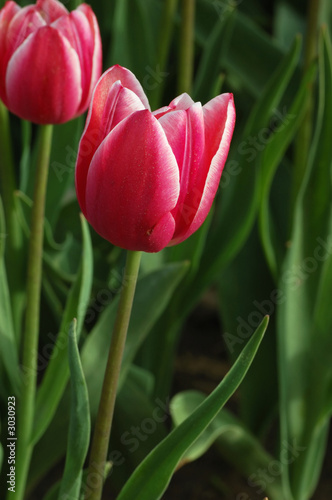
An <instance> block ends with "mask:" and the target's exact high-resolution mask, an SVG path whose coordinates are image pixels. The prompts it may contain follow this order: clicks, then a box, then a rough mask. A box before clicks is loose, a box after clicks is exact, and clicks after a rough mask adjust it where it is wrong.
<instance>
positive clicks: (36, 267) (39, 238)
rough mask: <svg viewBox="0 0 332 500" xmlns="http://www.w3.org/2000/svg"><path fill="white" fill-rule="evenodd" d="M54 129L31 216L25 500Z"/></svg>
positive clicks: (23, 411)
mask: <svg viewBox="0 0 332 500" xmlns="http://www.w3.org/2000/svg"><path fill="white" fill-rule="evenodd" d="M52 130H53V126H52V125H45V126H43V127H42V128H41V137H40V144H39V154H38V160H37V169H36V174H35V175H36V177H35V186H34V197H33V207H32V213H31V233H30V243H29V255H28V275H27V303H26V317H25V330H24V336H23V358H22V377H23V387H22V399H21V402H20V405H19V408H18V411H19V413H18V432H17V435H18V440H17V442H18V448H17V462H16V496H15V498H16V499H17V500H21V499H23V497H24V490H25V484H26V479H27V474H28V470H29V464H30V459H31V454H32V444H31V432H32V425H33V418H34V406H35V393H36V380H37V351H38V336H39V312H40V291H41V279H42V258H43V236H44V213H45V197H46V188H47V177H48V168H49V158H50V152H51V143H52Z"/></svg>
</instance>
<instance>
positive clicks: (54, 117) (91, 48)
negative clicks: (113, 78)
mask: <svg viewBox="0 0 332 500" xmlns="http://www.w3.org/2000/svg"><path fill="white" fill-rule="evenodd" d="M101 59H102V54H101V40H100V33H99V28H98V23H97V20H96V17H95V15H94V13H93V12H92V9H91V8H90V7H89V6H88V5H85V4H82V5H80V6H79V7H78V8H77V9H76V10H74V11H73V12H71V13H69V12H68V11H67V9H66V8H65V7H64V5H63V4H62V3H60V2H58V1H57V0H38V1H37V3H36V5H28V6H26V7H23V8H21V7H19V6H18V5H17V4H16V3H15V2H13V1H9V2H7V3H6V4H5V6H4V7H3V9H1V11H0V98H1V99H2V101H3V102H4V104H5V105H6V106H7V108H8V109H9V110H10V111H11V112H12V113H14V114H16V115H18V116H19V117H20V118H23V119H25V120H29V121H31V122H34V123H38V124H41V125H44V124H51V123H63V122H66V121H68V120H71V119H72V118H75V117H76V116H79V115H80V114H82V113H83V112H84V111H85V110H86V109H87V107H88V105H89V102H90V98H91V94H92V90H93V88H94V86H95V84H96V82H97V80H98V78H99V76H100V74H101V63H102V60H101Z"/></svg>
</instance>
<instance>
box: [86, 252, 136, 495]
mask: <svg viewBox="0 0 332 500" xmlns="http://www.w3.org/2000/svg"><path fill="white" fill-rule="evenodd" d="M140 260H141V252H130V251H128V254H127V261H126V268H125V276H124V285H123V288H122V291H121V295H120V301H119V306H118V311H117V317H116V320H115V325H114V329H113V334H112V340H111V345H110V350H109V355H108V361H107V366H106V371H105V375H104V382H103V388H102V393H101V398H100V403H99V408H98V414H97V419H96V423H95V430H94V436H93V440H92V446H91V452H90V462H89V471H88V475H87V481H86V500H88V499H89V500H100V498H101V494H102V489H103V482H104V471H105V465H106V460H107V450H108V443H109V437H110V433H111V426H112V420H113V413H114V405H115V398H116V392H117V386H118V380H119V375H120V369H121V363H122V356H123V351H124V346H125V342H126V336H127V330H128V325H129V320H130V314H131V309H132V304H133V299H134V294H135V288H136V281H137V276H138V270H139V265H140ZM96 477H97V478H98V480H96V479H95V478H96ZM89 478H90V479H91V480H89Z"/></svg>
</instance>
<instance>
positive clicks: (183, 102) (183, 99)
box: [169, 93, 194, 110]
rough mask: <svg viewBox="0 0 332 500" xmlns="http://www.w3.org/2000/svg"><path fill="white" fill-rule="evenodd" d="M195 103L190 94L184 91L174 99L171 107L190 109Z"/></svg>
mask: <svg viewBox="0 0 332 500" xmlns="http://www.w3.org/2000/svg"><path fill="white" fill-rule="evenodd" d="M193 104H194V101H193V100H192V98H191V97H190V95H188V94H186V93H184V94H181V95H179V96H178V97H176V98H175V99H173V101H172V102H171V103H170V105H169V107H170V108H172V109H184V110H186V109H188V108H190V107H191V106H192V105H193Z"/></svg>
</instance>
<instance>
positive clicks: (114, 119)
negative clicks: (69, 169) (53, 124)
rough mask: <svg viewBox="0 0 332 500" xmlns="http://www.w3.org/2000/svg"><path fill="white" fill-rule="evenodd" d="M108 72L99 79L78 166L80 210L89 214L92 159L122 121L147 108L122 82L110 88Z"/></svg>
mask: <svg viewBox="0 0 332 500" xmlns="http://www.w3.org/2000/svg"><path fill="white" fill-rule="evenodd" d="M109 77H111V82H112V81H113V78H112V75H111V74H110V72H109V71H107V72H106V73H104V75H103V76H102V77H101V78H100V80H99V82H98V84H97V86H96V88H95V90H94V93H93V97H92V100H91V105H90V108H89V113H88V117H87V121H86V125H85V129H84V131H83V135H82V138H81V142H80V145H79V150H78V158H77V164H76V191H77V198H78V201H79V204H80V206H81V210H82V212H83V213H84V215H86V208H85V193H86V180H87V175H88V170H89V167H90V163H91V160H92V158H93V155H94V154H95V152H96V150H97V149H98V147H99V145H100V144H101V142H102V141H103V140H104V139H105V137H106V136H107V135H108V134H109V133H110V132H111V130H112V129H113V128H114V127H115V126H116V125H117V124H118V123H119V122H121V121H122V120H123V119H125V118H127V117H128V116H129V115H131V114H132V113H134V112H135V111H139V110H142V109H144V106H143V103H142V101H141V100H140V99H139V97H138V96H137V95H136V94H134V92H132V91H131V90H129V89H126V88H124V87H123V86H122V85H121V83H120V82H115V83H113V84H111V86H109Z"/></svg>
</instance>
